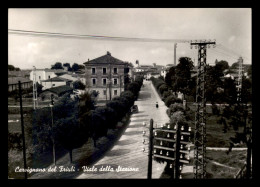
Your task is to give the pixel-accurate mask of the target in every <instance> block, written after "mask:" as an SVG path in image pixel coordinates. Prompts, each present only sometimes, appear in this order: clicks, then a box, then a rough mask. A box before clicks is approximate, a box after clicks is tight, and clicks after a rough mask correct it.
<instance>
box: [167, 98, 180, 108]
mask: <svg viewBox="0 0 260 187" xmlns="http://www.w3.org/2000/svg"><path fill="white" fill-rule="evenodd" d="M174 103H182V100H181V99H179V98H176V97H175V96H173V95H170V96H169V97H167V98H166V99H165V105H166V106H167V107H169V106H170V105H171V104H174Z"/></svg>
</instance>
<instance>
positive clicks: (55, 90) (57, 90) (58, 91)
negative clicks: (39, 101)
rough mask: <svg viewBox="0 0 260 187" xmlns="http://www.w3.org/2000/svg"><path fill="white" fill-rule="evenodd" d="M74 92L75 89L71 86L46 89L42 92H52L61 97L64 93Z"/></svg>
mask: <svg viewBox="0 0 260 187" xmlns="http://www.w3.org/2000/svg"><path fill="white" fill-rule="evenodd" d="M72 90H73V88H71V87H69V86H57V87H53V88H49V89H46V90H44V91H42V92H46V91H50V92H53V93H56V94H58V95H60V94H63V93H66V92H68V91H72Z"/></svg>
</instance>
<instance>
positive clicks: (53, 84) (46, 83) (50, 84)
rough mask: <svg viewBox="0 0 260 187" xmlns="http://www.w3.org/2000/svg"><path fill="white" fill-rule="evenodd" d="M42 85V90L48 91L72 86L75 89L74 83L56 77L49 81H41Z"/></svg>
mask: <svg viewBox="0 0 260 187" xmlns="http://www.w3.org/2000/svg"><path fill="white" fill-rule="evenodd" d="M41 84H42V86H43V87H42V90H46V89H49V88H54V87H58V86H70V87H73V83H72V81H71V80H68V79H65V78H62V77H54V78H50V79H47V80H43V81H41Z"/></svg>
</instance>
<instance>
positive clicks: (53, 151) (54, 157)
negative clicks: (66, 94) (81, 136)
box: [50, 94, 56, 165]
mask: <svg viewBox="0 0 260 187" xmlns="http://www.w3.org/2000/svg"><path fill="white" fill-rule="evenodd" d="M53 97H54V96H53V94H51V104H50V108H51V132H52V154H53V163H54V165H56V154H55V139H54V133H53V111H52V108H53V106H54V98H53Z"/></svg>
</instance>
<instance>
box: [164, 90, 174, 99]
mask: <svg viewBox="0 0 260 187" xmlns="http://www.w3.org/2000/svg"><path fill="white" fill-rule="evenodd" d="M170 95H172V93H171V91H164V92H163V94H162V100H163V101H165V99H166V98H167V97H169V96H170Z"/></svg>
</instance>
